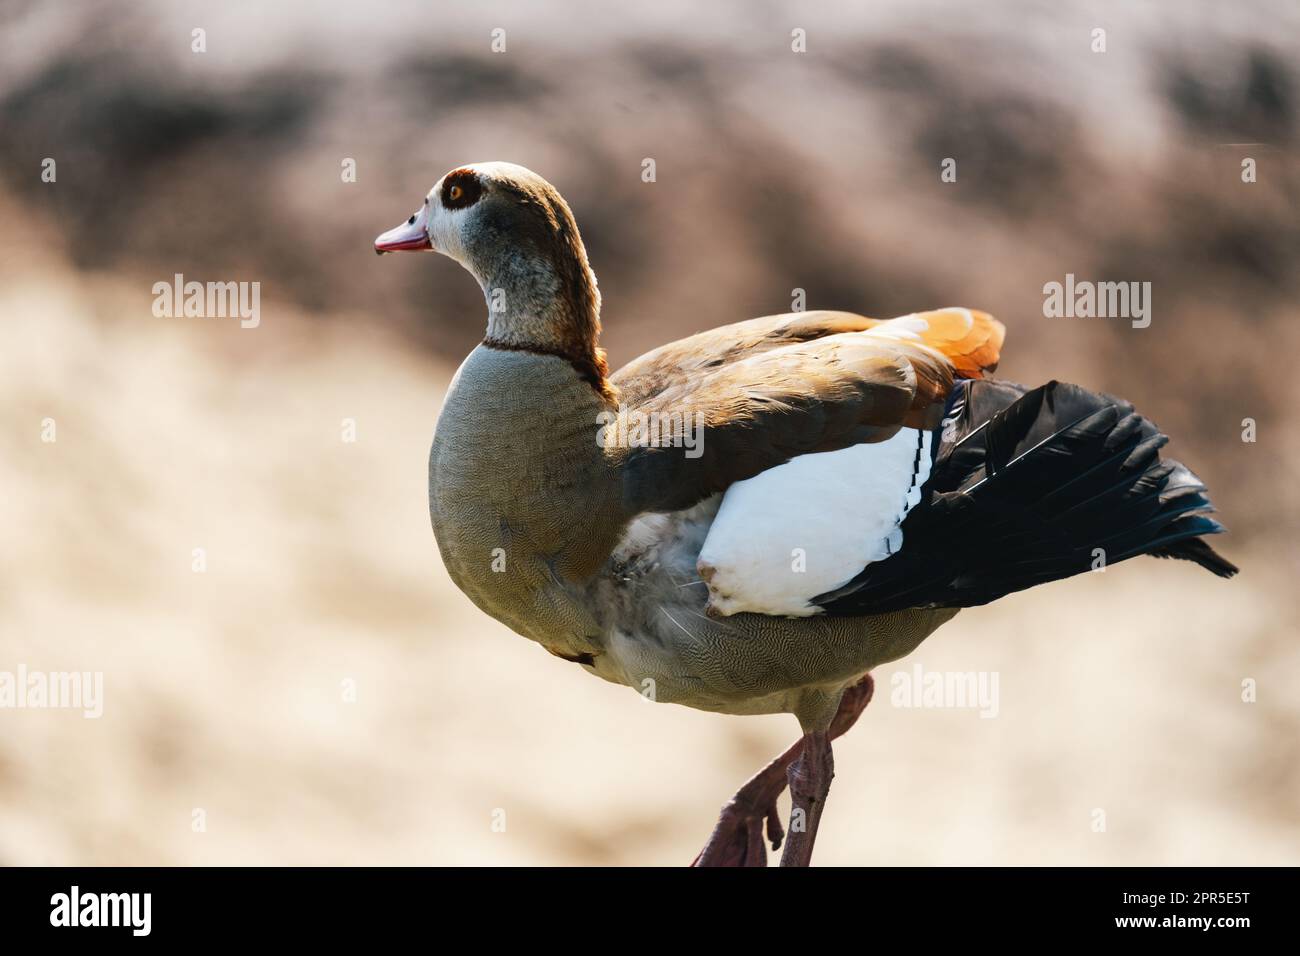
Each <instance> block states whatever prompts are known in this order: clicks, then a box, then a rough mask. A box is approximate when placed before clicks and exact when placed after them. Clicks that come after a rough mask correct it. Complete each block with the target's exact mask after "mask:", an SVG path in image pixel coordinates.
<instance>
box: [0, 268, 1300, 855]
mask: <svg viewBox="0 0 1300 956" xmlns="http://www.w3.org/2000/svg"><path fill="white" fill-rule="evenodd" d="M10 264H11V271H9V272H8V274H7V275H6V276H5V281H4V282H3V284H0V290H2V291H0V314H3V315H4V316H5V322H6V330H7V343H6V346H5V347H4V349H2V350H0V394H2V395H3V399H2V400H0V409H2V410H3V430H2V431H0V437H2V438H3V441H4V446H5V452H6V459H7V465H8V467H6V468H5V469H4V471H3V475H2V477H0V526H3V529H4V541H5V547H4V548H2V549H0V576H2V579H3V581H4V585H3V590H2V591H0V635H2V638H0V670H12V669H13V668H15V667H16V666H17V665H18V664H19V663H24V664H26V666H27V667H28V668H30V669H43V670H47V671H55V670H89V671H102V672H103V674H104V682H105V692H104V693H105V703H104V713H103V716H102V718H100V719H98V720H90V719H85V718H83V717H82V716H81V715H80V714H79V713H76V712H71V711H57V710H6V711H0V728H2V729H3V732H0V863H3V864H149V863H160V864H185V863H194V864H199V863H205V864H237V863H253V864H272V863H279V864H284V863H299V864H325V863H370V864H440V863H449V864H485V865H494V864H584V863H585V864H589V863H600V864H657V865H659V864H661V865H677V864H684V863H687V862H689V861H690V859H691V858H692V856H693V855H694V853H695V852H696V851H697V850H698V848H699V846H700V845H701V843H702V841H703V839H704V837H705V836H706V834H707V833H708V830H709V828H710V827H711V825H712V823H713V820H714V818H715V815H716V812H717V809H718V807H719V805H720V804H721V803H722V801H723V800H724V799H725V798H726V797H727V796H728V795H729V794H730V792H731V791H732V790H734V788H735V787H736V786H737V785H738V784H739V783H740V782H742V780H743V779H744V778H745V777H746V776H748V775H749V773H751V772H752V771H753V770H754V769H756V768H757V767H758V765H760V764H761V763H762V762H764V761H766V760H767V759H768V758H769V757H770V756H771V755H772V754H774V753H775V752H776V751H778V750H779V749H781V748H782V747H784V746H785V745H786V744H787V743H788V742H789V741H790V740H791V739H792V738H793V735H794V734H795V733H796V729H797V728H796V725H795V722H794V721H793V719H790V718H779V717H773V718H733V717H719V716H715V715H710V714H704V713H696V712H692V711H689V710H686V709H683V708H678V707H673V706H659V705H653V704H649V703H646V702H644V701H642V700H641V699H640V698H639V697H638V695H636V694H635V693H634V692H632V691H630V690H627V689H623V688H618V687H615V686H613V685H607V684H604V683H602V682H600V681H597V680H594V679H592V678H591V677H589V676H588V675H586V674H584V673H582V672H581V671H580V670H579V669H578V668H574V667H571V666H568V665H564V664H561V663H560V662H557V661H556V660H555V659H554V658H551V657H550V656H548V655H547V654H546V653H545V652H543V651H542V650H541V649H540V648H537V647H535V646H533V645H531V644H529V643H528V642H526V641H524V640H523V639H521V638H518V637H516V636H515V635H513V634H511V633H510V632H508V631H506V630H505V629H504V628H503V627H501V626H500V625H498V624H496V623H495V622H493V621H491V620H489V619H487V618H485V617H484V616H483V615H481V614H480V613H479V612H478V611H477V610H476V609H475V608H474V607H473V606H471V605H470V604H469V602H468V601H467V600H465V599H464V598H463V597H462V596H461V595H460V594H459V593H458V592H457V591H456V590H455V589H454V587H453V586H452V585H451V583H450V582H449V581H448V579H447V577H446V575H445V573H444V572H443V570H442V568H441V565H440V563H439V559H438V556H437V551H436V548H435V546H434V542H433V538H432V535H431V532H430V530H429V524H428V517H427V512H426V504H425V500H426V498H425V474H424V459H425V455H426V452H427V448H428V443H429V438H430V435H431V433H432V429H433V423H434V420H435V417H436V413H437V408H438V403H439V401H440V397H441V394H442V392H443V389H444V387H445V384H446V381H447V377H448V375H449V371H450V370H449V369H448V368H446V367H443V366H441V365H437V364H434V362H433V360H430V359H425V358H422V357H418V356H416V355H415V354H413V353H412V352H411V351H410V350H409V349H407V348H405V347H404V346H402V345H401V344H400V340H399V339H397V338H391V339H390V338H388V337H387V336H386V335H385V334H383V332H382V330H377V327H376V326H375V325H373V324H368V323H365V322H362V321H360V320H358V321H357V322H349V321H347V320H346V319H344V320H341V321H336V322H333V323H331V324H328V325H326V326H323V327H322V326H319V325H317V326H315V327H313V328H312V329H311V330H310V332H309V334H306V335H304V332H306V331H307V330H306V328H305V326H304V324H303V323H304V321H305V320H303V319H301V318H300V317H297V316H295V315H294V314H293V313H292V312H290V311H288V310H287V309H283V308H277V307H276V305H275V304H274V303H271V304H269V305H268V304H266V303H264V304H263V309H264V318H263V325H262V327H261V328H259V329H257V330H251V331H241V330H239V329H237V328H236V327H235V326H234V325H233V324H231V323H226V322H225V320H200V319H155V318H153V317H152V316H151V315H149V313H148V307H147V303H148V299H147V298H144V297H143V292H144V290H142V289H141V288H140V287H139V286H138V284H136V285H130V286H127V285H122V284H115V283H114V282H112V281H110V280H106V279H96V280H92V279H88V278H85V277H84V276H80V275H77V274H73V273H71V272H66V271H63V267H62V265H61V264H60V262H59V260H58V259H57V258H51V257H44V258H27V259H23V260H20V261H13V260H11V261H10ZM1013 334H1014V332H1013ZM304 341H307V342H310V344H309V345H304V344H302V343H303V342H304ZM254 343H256V347H254ZM45 418H53V419H54V420H55V422H56V423H57V441H54V442H42V441H41V429H42V421H43V419H45ZM347 418H351V419H355V421H356V428H357V440H356V441H355V442H352V443H348V442H344V441H343V440H342V438H341V429H342V421H343V419H347ZM195 548H203V549H205V552H206V560H207V570H206V572H205V573H195V572H194V571H193V570H192V561H193V549H195ZM1223 548H1224V551H1225V553H1226V554H1228V555H1229V556H1230V557H1231V558H1232V559H1233V560H1234V561H1237V562H1238V563H1239V564H1240V565H1241V566H1242V567H1243V569H1244V573H1243V574H1242V575H1241V576H1240V577H1239V578H1237V579H1236V580H1234V581H1231V582H1225V581H1220V580H1218V579H1215V578H1212V577H1210V576H1209V575H1206V574H1204V573H1203V572H1200V571H1199V570H1198V569H1196V568H1194V567H1191V566H1187V565H1174V564H1172V563H1167V562H1156V561H1153V560H1143V561H1138V562H1131V563H1129V564H1125V565H1123V566H1119V567H1116V568H1112V569H1110V570H1109V571H1107V572H1106V573H1105V574H1093V575H1088V576H1085V577H1083V578H1079V579H1075V580H1072V581H1069V582H1063V583H1058V584H1055V585H1052V586H1048V587H1044V588H1040V589H1037V590H1035V591H1033V592H1030V593H1026V594H1021V595H1016V596H1013V597H1011V598H1009V599H1006V600H1004V601H1002V602H1000V603H999V604H997V605H996V606H994V607H991V608H984V609H977V610H971V611H967V612H964V613H963V614H962V615H961V616H959V617H958V618H957V619H956V620H955V621H954V622H952V623H951V624H949V625H948V626H947V627H946V628H944V629H943V630H942V631H940V632H939V633H938V634H937V635H936V636H934V637H933V638H931V639H930V641H929V643H927V644H926V645H924V646H923V647H922V648H921V650H920V651H919V652H918V653H917V654H916V655H915V656H914V657H913V658H910V659H908V660H907V661H905V662H901V663H900V664H898V665H894V666H891V667H887V668H884V669H882V671H881V672H878V674H877V678H878V680H879V684H878V687H879V689H878V694H877V700H876V701H875V702H874V703H873V704H872V706H871V707H870V708H869V710H868V711H867V713H866V715H865V716H864V718H863V720H862V721H861V723H860V724H859V726H858V727H857V728H856V729H855V730H854V732H853V733H852V734H850V735H849V736H847V737H846V738H844V739H843V741H842V742H841V743H840V744H839V745H838V747H837V777H836V781H835V786H834V789H833V791H832V796H831V803H830V805H829V808H828V811H827V816H826V818H825V820H824V823H823V833H822V836H821V839H820V842H819V846H818V853H817V861H818V862H819V863H822V864H872V863H882V864H883V863H894V864H900V863H901V864H982V863H992V864H999V863H1033V864H1066V863H1084V864H1139V863H1141V864H1193V863H1196V864H1228V863H1237V864H1252V863H1267V864H1283V863H1289V864H1296V863H1300V807H1298V806H1297V801H1298V799H1300V796H1298V795H1300V780H1298V779H1297V760H1296V757H1297V747H1298V746H1300V695H1297V693H1296V690H1297V675H1298V674H1300V646H1298V645H1297V641H1296V639H1295V636H1296V635H1295V613H1294V612H1295V606H1294V599H1293V593H1292V591H1291V588H1292V587H1293V584H1292V582H1290V581H1289V580H1287V579H1286V577H1285V575H1284V574H1283V572H1282V571H1280V570H1274V568H1277V567H1279V566H1284V565H1279V562H1277V561H1275V560H1274V558H1275V555H1273V554H1271V553H1270V552H1269V551H1268V549H1267V548H1266V547H1265V546H1264V545H1263V544H1257V545H1252V546H1251V549H1250V550H1243V549H1242V547H1241V546H1240V544H1239V543H1235V542H1234V541H1233V539H1232V538H1228V539H1226V540H1224V541H1223ZM918 662H919V663H920V664H921V665H922V666H923V667H924V668H925V669H926V670H939V671H984V672H995V673H996V674H997V675H998V680H999V690H1000V695H999V699H998V715H997V716H996V717H995V718H992V719H983V718H981V717H980V716H979V714H978V713H977V712H976V711H975V710H972V709H954V708H948V709H908V708H904V707H901V706H895V705H894V704H891V700H890V698H891V689H892V686H891V679H892V675H893V674H894V673H895V672H896V671H908V672H910V671H911V669H912V667H913V666H914V665H915V664H916V663H918ZM1245 679H1253V680H1254V681H1255V682H1256V686H1257V693H1258V699H1257V701H1256V702H1254V703H1246V702H1243V701H1242V681H1243V680H1245ZM349 688H353V689H355V700H349V699H347V698H348V696H349V694H348V690H349ZM196 810H201V811H202V820H203V822H204V826H203V827H202V828H201V829H196V826H195V823H194V821H195V819H196V814H195V811H196ZM1098 810H1100V811H1102V813H1103V814H1104V817H1103V816H1102V815H1100V814H1098V812H1097V811H1098ZM1102 819H1104V830H1099V824H1098V821H1099V820H1102ZM503 823H504V826H502V824H503Z"/></svg>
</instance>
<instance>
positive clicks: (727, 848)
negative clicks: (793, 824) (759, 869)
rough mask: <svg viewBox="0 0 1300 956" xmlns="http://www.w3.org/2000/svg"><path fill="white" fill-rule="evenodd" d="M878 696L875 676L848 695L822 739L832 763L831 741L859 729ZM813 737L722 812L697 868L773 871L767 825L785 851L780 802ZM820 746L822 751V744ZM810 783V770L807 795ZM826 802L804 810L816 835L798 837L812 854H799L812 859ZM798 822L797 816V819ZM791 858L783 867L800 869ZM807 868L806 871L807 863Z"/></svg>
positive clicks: (802, 818)
mask: <svg viewBox="0 0 1300 956" xmlns="http://www.w3.org/2000/svg"><path fill="white" fill-rule="evenodd" d="M872 690H873V684H872V682H871V675H870V674H868V675H866V676H865V677H863V678H862V680H860V681H859V682H858V683H856V684H854V685H853V686H852V687H850V688H849V689H848V690H846V691H845V692H844V696H843V697H842V698H841V699H840V705H839V709H838V710H837V711H836V713H835V717H834V719H832V721H831V725H830V728H829V729H828V730H827V731H826V732H825V733H824V734H821V735H820V736H821V737H822V738H824V740H823V743H824V747H825V758H824V759H825V761H829V760H830V741H831V740H834V739H835V738H836V737H838V736H840V735H841V734H843V733H845V732H846V731H847V730H848V729H849V728H850V727H852V726H853V724H854V723H855V722H856V721H857V719H858V717H859V716H860V715H861V714H862V711H863V710H864V709H865V708H866V706H867V704H868V703H869V702H870V701H871V693H872ZM811 736H813V735H811V734H808V735H805V736H804V737H802V738H801V739H799V740H797V741H795V742H794V744H793V745H792V746H791V747H790V748H789V749H788V750H786V752H785V753H783V754H781V756H779V757H777V758H776V759H775V760H773V761H772V762H771V763H770V764H768V765H767V766H766V767H764V768H763V769H762V770H760V771H759V772H758V773H756V774H754V776H752V777H751V778H750V779H749V780H748V781H746V783H745V785H744V786H743V787H741V788H740V790H739V791H737V793H736V795H735V796H734V797H732V798H731V800H730V802H728V803H727V805H726V806H724V807H723V808H722V813H721V814H719V816H718V824H717V826H715V827H714V828H713V833H712V834H711V835H710V836H709V841H708V843H706V844H705V845H704V849H703V850H701V851H700V853H699V855H698V856H697V857H696V858H695V862H694V863H692V864H691V865H692V866H767V847H766V846H764V845H763V827H764V824H766V826H767V839H768V840H769V841H771V843H772V849H773V850H779V849H780V848H781V842H782V840H783V839H784V838H785V834H784V832H783V830H782V828H781V818H780V815H779V814H778V813H777V809H776V801H777V798H778V797H780V796H781V794H782V792H784V790H785V788H786V786H787V785H788V783H789V782H790V781H791V780H792V779H793V777H792V775H793V774H794V772H795V768H796V767H798V766H800V765H801V764H802V763H803V761H801V759H800V758H801V756H802V754H803V752H804V748H805V746H806V745H807V743H808V740H809V737H811ZM818 746H819V747H820V746H821V744H819V745H818ZM821 762H823V761H822V760H821V758H818V761H817V765H818V766H820V763H821ZM809 766H811V764H809ZM807 780H808V774H807V771H806V770H805V771H804V772H803V775H802V776H801V777H800V782H799V783H798V785H797V786H798V789H799V790H806V789H807V787H806V785H805V784H806V782H807ZM812 782H813V783H815V782H816V781H815V780H814V781H812ZM826 786H827V787H829V786H830V780H829V778H828V779H827V780H826ZM791 792H792V793H795V799H796V803H795V809H796V810H797V809H800V806H799V803H798V793H797V791H795V790H792V791H791ZM825 799H826V797H825V793H823V794H822V797H821V799H820V800H814V801H812V802H810V803H808V804H807V805H805V806H804V807H803V808H802V810H803V813H802V815H801V816H800V817H799V821H798V822H799V825H800V826H801V827H804V828H805V829H806V827H807V826H809V825H811V826H812V828H813V830H812V833H811V834H807V833H801V834H798V836H799V837H800V838H801V840H802V842H804V843H806V844H807V846H806V850H805V849H802V848H801V849H800V850H799V853H800V855H801V856H805V857H807V856H811V854H812V837H813V836H815V835H816V820H820V818H821V806H822V804H823V803H824V802H825ZM813 807H815V809H816V818H815V819H814V818H812V817H811V815H810V813H809V809H810V808H813ZM794 816H795V813H794V810H792V811H791V817H792V818H793V817H794ZM795 837H796V834H794V833H792V834H791V839H792V840H794V839H795ZM805 837H806V839H804V838H805ZM789 856H790V847H789V845H787V847H786V856H785V857H783V858H782V860H781V865H782V866H788V865H796V864H794V863H787V862H786V859H787V858H788V857H789ZM802 865H804V866H806V865H807V863H806V862H805V863H803V864H802Z"/></svg>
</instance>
